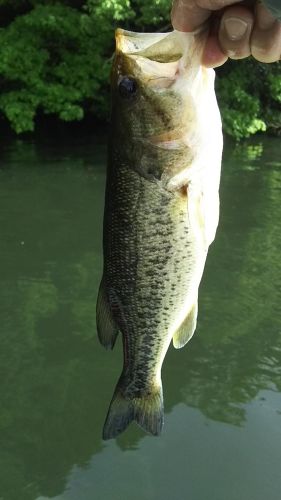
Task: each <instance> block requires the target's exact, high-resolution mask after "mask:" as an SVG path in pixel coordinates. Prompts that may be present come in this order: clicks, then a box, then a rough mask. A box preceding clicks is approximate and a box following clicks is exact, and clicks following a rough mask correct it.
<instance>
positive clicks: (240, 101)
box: [0, 0, 281, 139]
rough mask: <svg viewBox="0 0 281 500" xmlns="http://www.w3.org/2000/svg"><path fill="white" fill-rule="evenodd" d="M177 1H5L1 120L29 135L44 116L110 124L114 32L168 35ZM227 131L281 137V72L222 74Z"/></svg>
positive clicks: (235, 67) (234, 67)
mask: <svg viewBox="0 0 281 500" xmlns="http://www.w3.org/2000/svg"><path fill="white" fill-rule="evenodd" d="M170 7H171V2H170V0H156V1H155V2H151V0H103V1H101V0H63V1H57V0H21V1H19V0H0V14H1V12H2V13H3V15H2V16H0V17H2V21H1V23H2V28H0V86H1V94H0V114H2V116H5V117H6V119H7V120H8V121H9V122H10V124H11V127H12V128H13V129H14V130H15V131H16V132H17V133H22V132H26V131H33V130H34V120H35V117H36V116H37V114H38V113H44V114H55V115H57V116H58V118H59V119H61V120H64V121H73V120H81V119H82V118H83V117H84V115H85V113H92V114H93V115H94V116H95V117H98V118H101V119H103V120H105V119H106V118H107V116H108V112H109V109H108V108H109V102H110V99H109V73H110V65H111V55H112V53H113V50H114V34H113V33H114V28H115V27H116V26H119V25H121V26H123V27H125V28H128V29H135V30H139V31H145V30H146V31H154V30H161V29H166V28H167V27H168V26H169V21H170V14H169V12H170ZM217 93H218V98H219V103H220V108H221V111H222V116H223V123H224V130H225V131H226V132H227V133H228V134H230V135H232V136H234V137H235V138H236V139H240V138H243V137H248V136H249V135H251V134H254V133H256V132H258V131H264V130H265V129H266V128H269V129H271V130H274V131H277V132H278V131H280V130H281V117H280V115H281V113H280V101H281V78H280V65H278V64H274V65H261V64H258V63H257V62H254V61H252V60H247V61H239V62H234V63H233V62H232V63H228V64H226V65H224V66H223V67H222V69H219V71H218V80H217Z"/></svg>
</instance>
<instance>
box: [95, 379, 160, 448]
mask: <svg viewBox="0 0 281 500" xmlns="http://www.w3.org/2000/svg"><path fill="white" fill-rule="evenodd" d="M133 420H134V421H135V422H136V423H137V424H138V425H139V426H140V427H141V428H142V429H144V430H145V431H146V432H149V433H150V434H152V435H154V436H158V435H159V434H160V433H161V431H162V428H163V423H164V407H163V392H162V384H161V385H160V386H158V387H153V390H151V391H150V392H149V393H145V394H143V395H142V396H137V397H134V396H133V397H130V398H128V397H126V396H125V395H124V390H123V388H122V386H121V385H119V384H118V385H117V387H116V390H115V393H114V395H113V398H112V401H111V403H110V407H109V410H108V414H107V417H106V420H105V424H104V428H103V439H105V440H106V439H111V438H115V437H116V436H118V434H120V433H121V432H123V431H124V430H125V429H126V428H127V427H128V425H129V424H130V423H131V422H132V421H133Z"/></svg>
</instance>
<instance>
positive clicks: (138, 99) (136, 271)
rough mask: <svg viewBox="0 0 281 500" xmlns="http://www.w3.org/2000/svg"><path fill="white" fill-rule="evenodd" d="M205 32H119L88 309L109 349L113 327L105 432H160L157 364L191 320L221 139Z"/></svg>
mask: <svg viewBox="0 0 281 500" xmlns="http://www.w3.org/2000/svg"><path fill="white" fill-rule="evenodd" d="M206 38H207V32H206V31H204V30H203V31H200V32H196V33H191V34H190V33H181V32H177V31H172V32H168V33H135V32H132V31H125V30H123V29H117V31H116V51H115V56H114V60H113V64H112V73H111V89H112V90H111V95H112V109H111V133H110V138H109V154H108V167H107V179H106V189H105V209H104V230H103V257H104V264H103V274H102V279H101V283H100V288H99V293H98V299H97V308H96V317H97V332H98V337H99V340H100V342H101V344H102V345H103V346H104V347H105V348H106V349H113V347H114V345H115V342H116V339H117V337H118V334H119V332H120V333H121V335H122V342H123V359H124V361H123V369H122V373H121V375H120V378H119V381H118V383H117V386H116V388H115V391H114V394H113V397H112V400H111V403H110V406H109V410H108V414H107V417H106V420H105V424H104V428H103V439H104V440H106V439H111V438H115V437H116V436H118V435H119V434H120V433H121V432H123V431H124V430H125V429H126V428H127V426H128V425H129V424H130V423H131V422H132V421H135V422H136V423H137V424H138V425H139V426H140V427H141V428H142V429H143V430H145V431H146V432H147V433H149V434H151V435H155V436H157V435H159V434H161V431H162V428H163V423H164V404H163V389H162V381H161V368H162V363H163V361H164V358H165V355H166V352H167V350H168V347H169V345H170V343H171V341H172V342H173V345H174V347H175V348H176V349H179V348H181V347H183V346H184V345H185V344H186V343H187V342H188V341H189V340H190V339H191V337H192V335H193V333H194V331H195V328H196V323H197V314H198V305H197V304H198V288H199V284H200V281H201V277H202V273H203V270H204V265H205V261H206V256H207V252H208V248H209V245H210V244H211V243H212V241H213V240H214V238H215V234H216V229H217V225H218V220H219V183H220V172H221V157H222V147H223V139H222V126H221V117H220V112H219V108H218V104H217V100H216V95H215V90H214V79H215V73H214V70H213V69H209V68H205V67H203V66H202V65H201V56H202V51H203V48H204V44H205V42H206Z"/></svg>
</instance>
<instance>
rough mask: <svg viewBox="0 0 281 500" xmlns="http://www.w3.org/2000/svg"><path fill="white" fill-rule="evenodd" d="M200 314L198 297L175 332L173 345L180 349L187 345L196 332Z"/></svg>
mask: <svg viewBox="0 0 281 500" xmlns="http://www.w3.org/2000/svg"><path fill="white" fill-rule="evenodd" d="M197 314H198V303H197V299H196V301H195V302H194V304H193V306H192V307H191V309H190V311H189V312H188V314H187V316H186V318H185V319H184V320H183V322H182V323H181V325H180V327H179V328H178V329H177V331H176V332H175V333H174V336H173V345H174V347H175V348H176V349H180V348H181V347H183V346H185V344H187V342H188V341H189V340H190V339H191V337H192V335H193V334H194V332H195V328H196V323H197Z"/></svg>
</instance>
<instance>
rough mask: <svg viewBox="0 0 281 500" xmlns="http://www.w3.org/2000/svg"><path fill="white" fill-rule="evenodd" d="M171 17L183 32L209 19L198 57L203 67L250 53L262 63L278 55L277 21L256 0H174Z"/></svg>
mask: <svg viewBox="0 0 281 500" xmlns="http://www.w3.org/2000/svg"><path fill="white" fill-rule="evenodd" d="M171 19H172V24H173V27H174V28H175V29H177V30H179V31H187V32H189V31H194V30H196V29H198V28H199V27H200V26H202V25H203V24H204V23H207V22H209V25H210V33H209V37H208V40H207V43H206V46H205V50H204V53H203V58H202V63H203V64H204V65H205V66H207V67H213V68H215V67H217V66H221V65H222V64H224V63H225V62H226V60H227V59H228V58H230V59H243V58H245V57H248V56H250V55H252V56H253V57H254V58H255V59H256V60H257V61H260V62H264V63H272V62H276V61H278V60H279V59H280V54H281V22H280V21H278V20H277V19H276V18H275V17H274V16H273V15H272V13H271V12H270V11H269V10H268V9H267V8H266V7H265V6H264V4H262V3H261V2H259V1H251V0H250V1H241V0H238V1H237V0H235V1H234V0H174V3H173V7H172V12H171Z"/></svg>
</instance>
